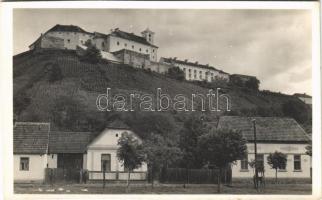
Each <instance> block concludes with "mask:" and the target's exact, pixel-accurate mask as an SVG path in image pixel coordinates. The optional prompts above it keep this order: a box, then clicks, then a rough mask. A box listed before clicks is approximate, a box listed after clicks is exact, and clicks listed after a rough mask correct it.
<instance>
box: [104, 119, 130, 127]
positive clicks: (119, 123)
mask: <svg viewBox="0 0 322 200" xmlns="http://www.w3.org/2000/svg"><path fill="white" fill-rule="evenodd" d="M106 127H107V128H111V129H130V127H129V126H128V125H126V124H125V123H124V122H123V121H121V120H119V119H116V120H114V121H112V122H111V123H109V124H108V125H107V126H106Z"/></svg>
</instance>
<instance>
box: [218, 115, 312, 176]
mask: <svg viewBox="0 0 322 200" xmlns="http://www.w3.org/2000/svg"><path fill="white" fill-rule="evenodd" d="M252 120H255V122H256V141H257V160H258V162H261V163H262V166H264V169H265V177H267V178H274V177H275V170H274V169H272V168H271V167H270V166H269V165H268V164H267V157H268V155H269V153H274V152H275V151H279V152H282V153H284V154H286V155H287V165H286V168H285V169H281V170H279V171H278V176H279V177H281V178H310V177H311V157H310V156H309V155H307V154H306V149H305V147H306V146H307V145H308V144H309V143H310V137H309V135H308V134H306V132H305V131H304V130H303V128H302V127H301V126H300V125H299V124H298V123H297V122H296V121H295V120H294V119H291V118H279V117H239V116H223V117H220V119H219V122H218V128H228V129H235V130H239V131H241V133H242V135H243V137H244V138H245V139H246V140H247V149H248V155H247V157H245V158H244V159H243V160H239V161H237V163H236V164H235V165H233V166H232V177H233V179H238V178H249V177H252V176H253V175H254V171H253V169H252V168H250V166H249V164H248V163H249V162H251V161H252V160H254V159H255V154H254V128H253V121H252Z"/></svg>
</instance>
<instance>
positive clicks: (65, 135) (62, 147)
mask: <svg viewBox="0 0 322 200" xmlns="http://www.w3.org/2000/svg"><path fill="white" fill-rule="evenodd" d="M94 136H95V135H94V133H91V132H62V131H52V132H50V137H49V149H48V152H49V153H84V152H85V151H86V147H87V145H88V144H89V143H90V141H91V140H92V139H93V138H94Z"/></svg>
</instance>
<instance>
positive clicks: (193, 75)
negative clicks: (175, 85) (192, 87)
mask: <svg viewBox="0 0 322 200" xmlns="http://www.w3.org/2000/svg"><path fill="white" fill-rule="evenodd" d="M160 63H168V64H172V65H174V66H176V67H179V68H180V69H181V70H182V71H183V72H184V73H185V78H186V80H189V81H207V82H211V81H215V80H224V81H227V82H228V81H229V74H228V73H226V72H224V71H221V70H218V69H216V68H215V67H212V66H209V65H202V64H199V63H198V62H189V61H188V60H178V59H177V58H163V57H162V58H160Z"/></svg>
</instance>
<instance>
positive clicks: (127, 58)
mask: <svg viewBox="0 0 322 200" xmlns="http://www.w3.org/2000/svg"><path fill="white" fill-rule="evenodd" d="M113 54H114V55H115V56H116V57H117V58H118V59H120V60H121V61H122V63H123V64H127V65H131V66H133V67H136V68H141V69H145V68H146V67H147V66H149V65H150V60H149V55H145V54H140V53H137V52H134V51H129V50H121V51H117V52H114V53H113Z"/></svg>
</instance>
